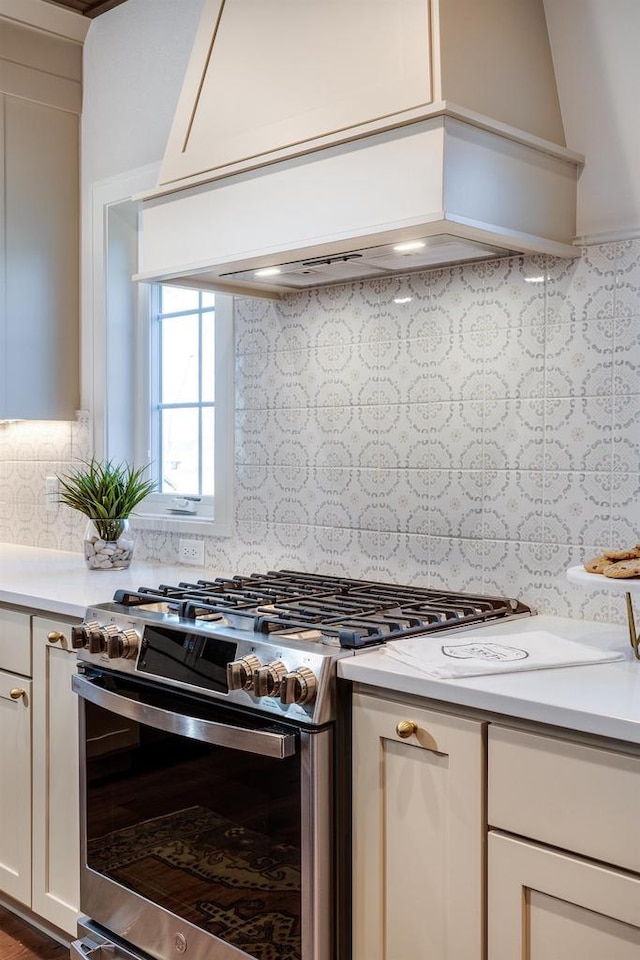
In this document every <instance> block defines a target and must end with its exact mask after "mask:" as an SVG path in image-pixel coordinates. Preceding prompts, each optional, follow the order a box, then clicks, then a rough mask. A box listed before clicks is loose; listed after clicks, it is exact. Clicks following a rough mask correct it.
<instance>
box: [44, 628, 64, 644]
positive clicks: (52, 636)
mask: <svg viewBox="0 0 640 960" xmlns="http://www.w3.org/2000/svg"><path fill="white" fill-rule="evenodd" d="M64 639H65V636H64V633H59V632H58V631H57V630H52V631H51V633H48V634H47V640H48V641H49V643H57V642H58V640H64Z"/></svg>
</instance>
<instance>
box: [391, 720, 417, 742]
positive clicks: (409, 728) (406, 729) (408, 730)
mask: <svg viewBox="0 0 640 960" xmlns="http://www.w3.org/2000/svg"><path fill="white" fill-rule="evenodd" d="M417 732H418V724H417V723H416V721H415V720H401V721H400V722H399V723H398V724H397V725H396V733H397V734H398V736H399V737H402V739H403V740H407V739H408V738H409V737H412V736H413V734H414V733H417Z"/></svg>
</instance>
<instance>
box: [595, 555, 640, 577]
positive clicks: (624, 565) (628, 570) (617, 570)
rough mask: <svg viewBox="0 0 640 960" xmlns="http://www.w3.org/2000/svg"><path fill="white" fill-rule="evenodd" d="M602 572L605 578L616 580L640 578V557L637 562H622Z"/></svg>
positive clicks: (613, 564)
mask: <svg viewBox="0 0 640 960" xmlns="http://www.w3.org/2000/svg"><path fill="white" fill-rule="evenodd" d="M602 572H603V573H604V575H605V577H614V578H615V579H616V580H617V579H627V578H628V577H640V557H636V559H635V560H620V561H619V562H618V563H612V564H611V566H609V567H605V569H604V570H603V571H602Z"/></svg>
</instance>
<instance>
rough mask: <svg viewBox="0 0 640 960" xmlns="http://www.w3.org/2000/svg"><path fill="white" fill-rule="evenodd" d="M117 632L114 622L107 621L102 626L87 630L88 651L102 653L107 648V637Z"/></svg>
mask: <svg viewBox="0 0 640 960" xmlns="http://www.w3.org/2000/svg"><path fill="white" fill-rule="evenodd" d="M117 633H118V628H117V627H116V625H115V623H108V624H107V625H106V626H104V627H98V628H97V630H91V631H90V632H89V653H104V652H105V650H106V649H107V643H108V642H109V637H113V636H115V635H116V634H117Z"/></svg>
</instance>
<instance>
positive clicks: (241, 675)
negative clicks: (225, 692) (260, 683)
mask: <svg viewBox="0 0 640 960" xmlns="http://www.w3.org/2000/svg"><path fill="white" fill-rule="evenodd" d="M261 666H262V664H261V663H260V661H259V660H258V658H257V657H255V656H254V655H253V654H252V653H249V654H247V656H246V657H242V658H241V659H240V660H232V661H231V663H228V664H227V687H228V689H229V690H253V675H254V673H255V671H256V670H258V669H259V668H260V667H261Z"/></svg>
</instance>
